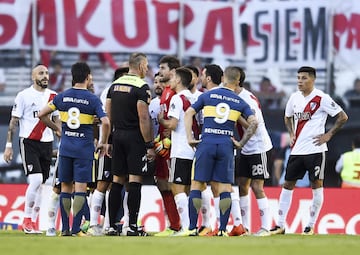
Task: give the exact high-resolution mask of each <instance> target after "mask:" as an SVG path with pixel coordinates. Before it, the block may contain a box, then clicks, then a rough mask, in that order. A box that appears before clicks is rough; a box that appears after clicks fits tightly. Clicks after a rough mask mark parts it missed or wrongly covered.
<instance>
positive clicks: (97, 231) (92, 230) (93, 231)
mask: <svg viewBox="0 0 360 255" xmlns="http://www.w3.org/2000/svg"><path fill="white" fill-rule="evenodd" d="M87 234H88V235H90V236H102V235H103V232H102V227H101V226H100V225H93V226H90V227H89V229H88V231H87Z"/></svg>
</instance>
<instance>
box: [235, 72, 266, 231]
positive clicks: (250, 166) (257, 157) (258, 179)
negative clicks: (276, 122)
mask: <svg viewBox="0 0 360 255" xmlns="http://www.w3.org/2000/svg"><path fill="white" fill-rule="evenodd" d="M239 70H240V72H241V78H240V81H239V87H238V89H236V90H235V91H236V93H237V94H238V95H239V97H240V98H242V99H243V100H244V101H245V102H246V103H248V104H249V106H250V108H251V109H252V110H253V111H254V113H255V116H256V118H257V121H258V127H257V129H256V132H255V134H254V135H253V136H252V137H251V138H250V139H249V141H248V142H247V143H246V144H245V145H244V147H242V149H241V151H240V154H239V155H238V156H237V157H236V164H237V167H236V168H235V169H236V170H235V177H236V183H237V185H238V186H239V194H240V208H241V215H242V222H243V225H244V227H245V229H249V224H250V222H249V221H250V220H249V219H250V208H249V206H250V201H249V194H248V193H249V188H250V186H251V189H252V191H253V192H254V195H255V198H256V201H257V204H258V207H259V211H260V217H261V228H260V230H259V231H257V232H256V234H255V235H256V236H269V235H270V232H269V230H270V227H271V221H270V220H271V217H270V208H269V201H268V199H267V197H266V194H265V191H264V181H265V179H268V178H269V177H270V175H269V171H268V169H269V166H270V164H269V161H268V158H269V153H270V151H271V149H272V143H271V139H270V136H269V134H268V132H267V130H266V126H265V122H264V117H263V114H262V111H261V106H260V102H259V100H258V99H257V98H256V97H255V96H254V95H253V94H252V93H251V92H250V91H248V90H246V89H245V88H244V87H243V82H244V80H245V72H244V71H243V70H242V69H241V68H239ZM246 128H247V126H246V123H245V124H243V125H238V129H239V133H240V134H243V133H244V132H245V131H246ZM233 231H236V228H235V227H234V228H233V230H232V231H231V232H230V233H229V235H233V234H232V232H233Z"/></svg>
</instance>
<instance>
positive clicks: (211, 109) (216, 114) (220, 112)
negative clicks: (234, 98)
mask: <svg viewBox="0 0 360 255" xmlns="http://www.w3.org/2000/svg"><path fill="white" fill-rule="evenodd" d="M240 115H241V113H240V112H239V111H235V110H231V109H227V108H225V107H215V106H211V105H208V106H205V107H204V118H206V117H213V118H218V119H224V118H226V119H227V120H231V121H234V122H236V121H237V120H238V118H239V116H240Z"/></svg>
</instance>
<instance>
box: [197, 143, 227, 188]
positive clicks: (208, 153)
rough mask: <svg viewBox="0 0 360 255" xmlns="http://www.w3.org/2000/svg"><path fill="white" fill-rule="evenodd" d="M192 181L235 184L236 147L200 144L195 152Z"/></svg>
mask: <svg viewBox="0 0 360 255" xmlns="http://www.w3.org/2000/svg"><path fill="white" fill-rule="evenodd" d="M192 179H193V180H195V181H200V182H209V181H216V182H221V183H234V147H233V144H232V143H229V144H209V143H203V142H202V143H200V144H199V145H198V146H197V148H196V152H195V158H194V163H193V169H192Z"/></svg>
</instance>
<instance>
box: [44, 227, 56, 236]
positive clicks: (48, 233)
mask: <svg viewBox="0 0 360 255" xmlns="http://www.w3.org/2000/svg"><path fill="white" fill-rule="evenodd" d="M46 236H56V229H55V228H49V229H48V230H46Z"/></svg>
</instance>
